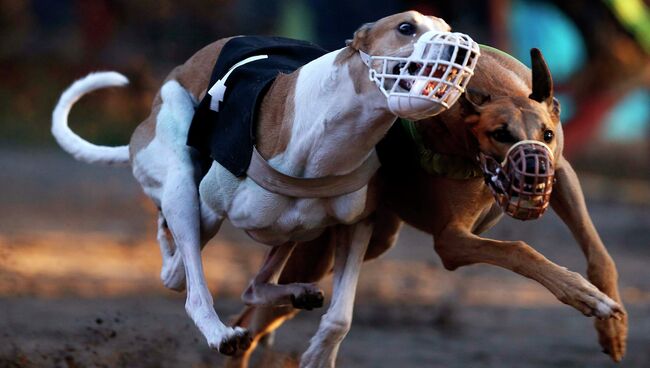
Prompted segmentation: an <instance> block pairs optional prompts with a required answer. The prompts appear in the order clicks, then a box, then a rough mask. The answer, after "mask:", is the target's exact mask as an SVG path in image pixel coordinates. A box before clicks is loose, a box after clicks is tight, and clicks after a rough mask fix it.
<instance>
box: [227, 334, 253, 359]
mask: <svg viewBox="0 0 650 368" xmlns="http://www.w3.org/2000/svg"><path fill="white" fill-rule="evenodd" d="M252 341H253V338H252V337H251V334H250V332H248V330H244V329H237V330H235V333H234V334H232V335H231V336H229V337H226V338H224V339H223V340H221V342H220V343H219V347H218V350H219V352H220V353H221V354H223V355H228V356H232V355H235V353H237V351H245V350H248V348H249V347H250V346H251V343H252Z"/></svg>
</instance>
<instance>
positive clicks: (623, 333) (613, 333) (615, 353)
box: [594, 313, 627, 363]
mask: <svg viewBox="0 0 650 368" xmlns="http://www.w3.org/2000/svg"><path fill="white" fill-rule="evenodd" d="M594 325H595V326H596V330H597V331H598V342H599V343H600V346H601V347H602V348H603V353H605V354H608V355H609V356H610V357H611V358H612V360H613V361H615V362H617V363H618V362H620V361H621V359H623V356H624V355H625V350H626V346H627V314H625V313H624V314H623V316H622V318H620V319H597V320H596V321H595V323H594Z"/></svg>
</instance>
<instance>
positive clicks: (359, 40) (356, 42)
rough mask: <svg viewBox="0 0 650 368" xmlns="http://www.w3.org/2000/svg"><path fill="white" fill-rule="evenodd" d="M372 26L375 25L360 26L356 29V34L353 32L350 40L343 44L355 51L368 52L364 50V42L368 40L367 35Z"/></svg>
mask: <svg viewBox="0 0 650 368" xmlns="http://www.w3.org/2000/svg"><path fill="white" fill-rule="evenodd" d="M374 25H375V23H366V24H364V25H362V26H361V27H359V29H357V31H356V32H354V36H353V38H352V39H351V40H347V41H345V44H346V45H347V46H350V47H352V48H353V49H355V50H361V51H364V52H369V50H366V41H367V38H368V33H369V32H370V30H371V29H372V27H373V26H374Z"/></svg>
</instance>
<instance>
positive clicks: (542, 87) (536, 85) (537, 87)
mask: <svg viewBox="0 0 650 368" xmlns="http://www.w3.org/2000/svg"><path fill="white" fill-rule="evenodd" d="M530 59H531V62H532V65H533V93H531V94H530V96H528V98H530V99H532V100H535V101H537V102H546V104H548V105H549V106H551V105H552V103H553V100H552V98H553V78H552V77H551V71H550V70H549V69H548V65H546V61H545V60H544V57H543V56H542V52H541V51H539V49H536V48H532V49H530Z"/></svg>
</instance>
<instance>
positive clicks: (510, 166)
mask: <svg viewBox="0 0 650 368" xmlns="http://www.w3.org/2000/svg"><path fill="white" fill-rule="evenodd" d="M479 161H480V164H481V169H482V170H483V174H484V176H485V183H486V184H487V186H488V187H489V188H490V190H491V191H492V193H493V194H494V198H495V200H496V202H497V203H498V204H499V206H500V207H501V208H502V209H503V211H504V212H505V213H507V214H508V215H510V216H512V217H513V218H516V219H518V220H533V219H537V218H539V217H541V216H542V215H543V214H544V212H545V211H546V208H547V207H548V204H549V202H550V200H551V191H552V190H553V183H554V177H555V169H554V166H553V152H552V151H551V149H550V148H549V147H548V146H547V145H546V144H544V143H542V142H539V141H533V140H525V141H520V142H517V143H515V144H514V145H513V146H512V147H510V149H509V150H508V153H507V154H506V157H505V159H504V160H503V162H502V163H499V162H498V161H497V160H495V159H494V158H493V157H491V156H488V155H485V154H483V153H479Z"/></svg>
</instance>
